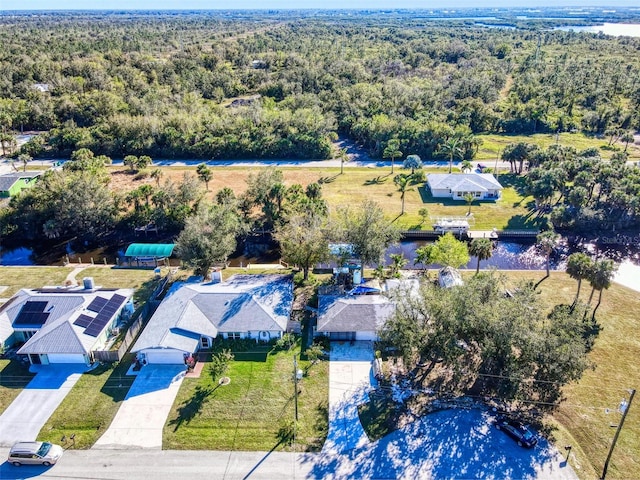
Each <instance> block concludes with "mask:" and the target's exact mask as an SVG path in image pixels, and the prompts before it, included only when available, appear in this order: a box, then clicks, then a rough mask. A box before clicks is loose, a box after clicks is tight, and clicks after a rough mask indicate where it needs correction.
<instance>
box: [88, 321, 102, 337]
mask: <svg viewBox="0 0 640 480" xmlns="http://www.w3.org/2000/svg"><path fill="white" fill-rule="evenodd" d="M106 324H107V322H106V321H105V322H104V323H103V322H97V321H96V320H94V321H93V322H91V325H89V326H88V327H87V328H86V329H85V331H84V333H86V334H87V335H90V336H92V337H97V336H98V335H100V332H102V330H104V326H105V325H106Z"/></svg>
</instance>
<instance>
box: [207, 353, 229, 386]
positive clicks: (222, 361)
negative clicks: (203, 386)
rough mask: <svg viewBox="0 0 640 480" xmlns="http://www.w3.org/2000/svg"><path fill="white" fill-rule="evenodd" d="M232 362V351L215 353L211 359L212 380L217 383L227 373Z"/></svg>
mask: <svg viewBox="0 0 640 480" xmlns="http://www.w3.org/2000/svg"><path fill="white" fill-rule="evenodd" d="M232 360H233V353H231V350H227V349H224V350H222V351H221V352H218V353H214V354H213V356H212V357H211V366H210V367H209V373H210V375H211V378H213V380H214V381H215V380H216V379H217V378H218V377H220V376H221V375H222V374H223V373H224V372H226V371H227V368H228V367H229V363H230V362H231V361H232Z"/></svg>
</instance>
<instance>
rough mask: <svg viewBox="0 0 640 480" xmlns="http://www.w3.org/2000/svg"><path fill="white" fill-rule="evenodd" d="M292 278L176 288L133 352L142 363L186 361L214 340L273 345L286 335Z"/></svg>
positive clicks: (234, 280) (258, 278) (243, 278)
mask: <svg viewBox="0 0 640 480" xmlns="http://www.w3.org/2000/svg"><path fill="white" fill-rule="evenodd" d="M292 306H293V278H292V276H291V275H234V276H232V277H230V278H229V279H228V280H227V281H225V282H222V283H219V282H216V281H212V282H208V283H190V282H183V283H179V284H175V285H174V286H173V287H172V288H171V290H170V291H169V292H168V293H167V295H166V297H165V298H164V300H163V301H162V303H161V304H160V305H159V307H158V309H157V310H156V312H155V313H154V314H153V316H152V317H151V319H150V320H149V322H148V324H147V326H146V327H145V329H144V331H143V332H142V333H141V334H140V337H139V338H138V341H137V342H136V343H135V344H134V346H133V348H132V350H131V351H132V352H134V353H136V354H137V358H138V360H140V361H141V362H142V363H164V364H176V363H184V361H185V359H186V358H188V357H189V356H190V355H192V354H194V353H195V352H197V351H198V350H199V349H207V348H209V347H210V346H211V343H212V342H213V339H215V338H218V337H221V338H224V339H240V338H251V339H255V341H256V342H258V341H269V340H272V339H275V338H280V337H281V336H282V334H283V333H284V332H286V331H287V326H288V322H289V317H290V315H291V309H292Z"/></svg>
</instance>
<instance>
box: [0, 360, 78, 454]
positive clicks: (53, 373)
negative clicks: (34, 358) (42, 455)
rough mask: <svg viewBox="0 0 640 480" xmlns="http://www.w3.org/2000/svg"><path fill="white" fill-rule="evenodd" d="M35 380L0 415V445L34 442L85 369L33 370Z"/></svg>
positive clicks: (58, 366) (52, 367) (48, 367)
mask: <svg viewBox="0 0 640 480" xmlns="http://www.w3.org/2000/svg"><path fill="white" fill-rule="evenodd" d="M31 368H32V371H36V372H37V373H36V376H35V377H34V378H33V379H32V380H31V382H29V384H28V385H27V386H26V387H25V388H24V390H22V392H20V394H19V395H18V396H17V397H16V398H15V400H14V401H13V402H12V403H11V405H9V406H8V407H7V409H6V410H5V411H4V413H3V414H2V415H0V445H4V446H9V445H13V444H14V443H15V442H17V441H33V440H35V439H36V438H37V436H38V433H40V429H42V427H43V426H44V424H45V423H46V422H47V420H49V417H50V416H51V415H52V414H53V412H54V411H55V410H56V408H58V405H60V403H61V402H62V400H64V397H66V396H67V393H69V390H71V388H73V386H74V385H75V384H76V382H77V381H78V379H79V378H80V376H81V375H82V373H83V372H85V371H87V367H86V365H73V364H64V365H63V364H54V365H37V366H32V367H31Z"/></svg>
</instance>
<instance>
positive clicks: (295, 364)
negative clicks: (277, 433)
mask: <svg viewBox="0 0 640 480" xmlns="http://www.w3.org/2000/svg"><path fill="white" fill-rule="evenodd" d="M297 356H298V354H297V353H294V354H293V388H294V390H293V399H294V402H293V403H294V404H295V408H296V422H297V421H298V361H297V358H296V357H297ZM629 403H631V402H629Z"/></svg>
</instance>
